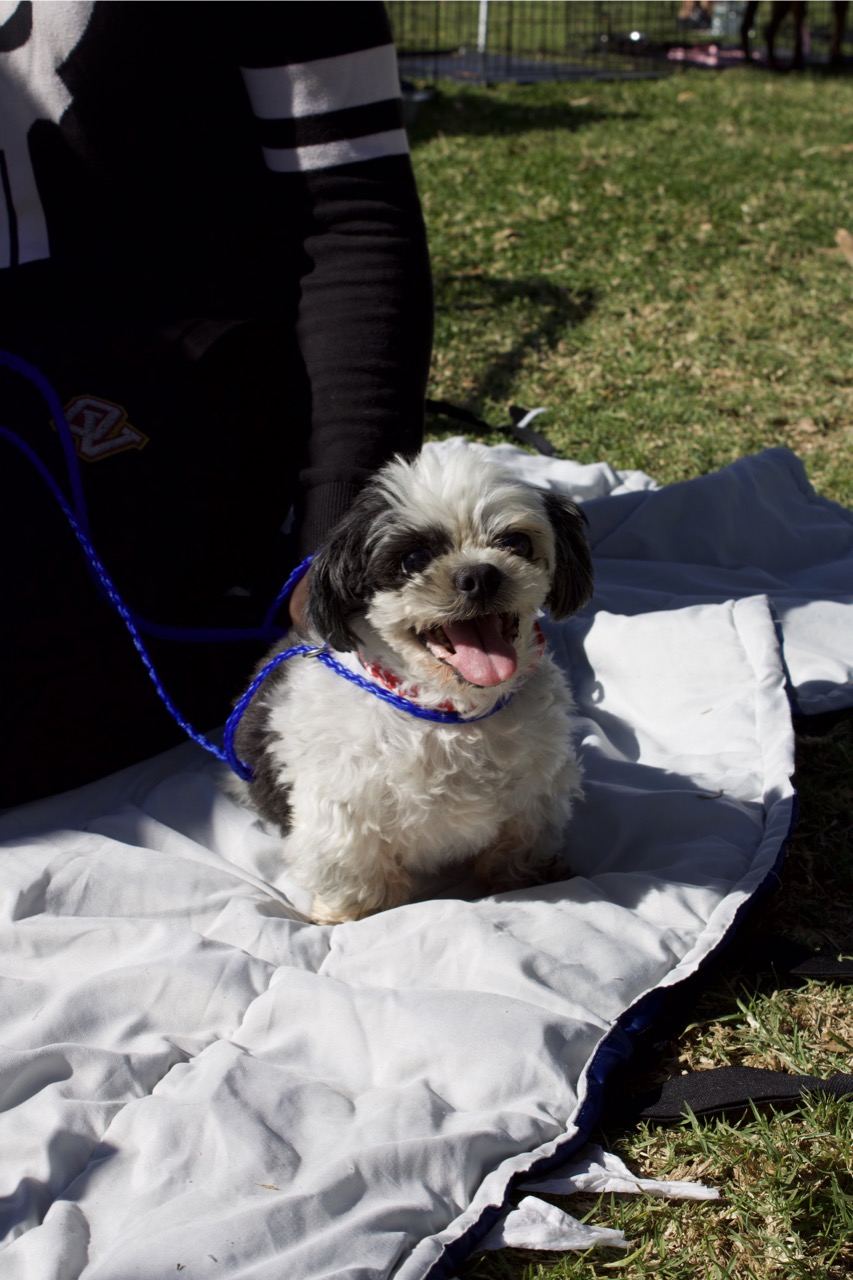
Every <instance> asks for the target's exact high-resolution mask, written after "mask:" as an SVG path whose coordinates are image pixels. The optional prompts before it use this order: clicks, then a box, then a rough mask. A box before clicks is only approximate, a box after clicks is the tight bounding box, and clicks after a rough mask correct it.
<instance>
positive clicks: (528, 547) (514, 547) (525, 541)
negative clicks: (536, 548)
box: [498, 533, 533, 560]
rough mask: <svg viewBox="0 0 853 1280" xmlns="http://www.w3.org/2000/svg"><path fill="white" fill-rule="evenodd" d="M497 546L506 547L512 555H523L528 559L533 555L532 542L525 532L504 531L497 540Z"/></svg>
mask: <svg viewBox="0 0 853 1280" xmlns="http://www.w3.org/2000/svg"><path fill="white" fill-rule="evenodd" d="M498 546H499V547H506V549H507V551H511V552H512V553H513V555H516V556H523V557H524V559H525V560H529V559H530V558H531V556H532V555H533V543H532V542H531V541H530V538H528V536H527V534H526V533H505V534H504V536H503V537H502V538H501V539H499V541H498Z"/></svg>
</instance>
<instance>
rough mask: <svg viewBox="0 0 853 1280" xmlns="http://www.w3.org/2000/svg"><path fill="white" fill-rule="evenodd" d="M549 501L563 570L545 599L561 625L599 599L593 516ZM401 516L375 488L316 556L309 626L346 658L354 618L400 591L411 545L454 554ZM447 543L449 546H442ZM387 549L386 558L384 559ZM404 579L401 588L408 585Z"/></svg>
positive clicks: (556, 498) (439, 535) (433, 533)
mask: <svg viewBox="0 0 853 1280" xmlns="http://www.w3.org/2000/svg"><path fill="white" fill-rule="evenodd" d="M542 501H543V504H544V506H545V510H546V513H547V515H548V519H549V521H550V523H551V526H552V528H553V531H554V543H555V554H556V565H555V570H554V577H553V582H552V586H551V591H550V594H549V596H548V599H547V601H546V604H547V606H548V609H549V610H550V612H551V616H552V617H553V618H554V619H555V620H556V621H560V620H561V619H564V618H568V617H571V615H572V614H574V613H576V612H577V611H578V609H580V608H582V607H583V605H584V604H586V602H587V600H588V599H589V597H590V596H591V594H592V586H593V570H592V558H591V555H590V549H589V542H588V540H587V536H586V528H587V520H586V516H585V515H584V514H583V512H582V511H581V510H580V508H579V507H577V506H576V505H575V503H573V502H572V501H570V500H569V499H568V498H564V497H561V496H560V495H558V494H554V493H550V492H543V493H542ZM390 523H393V524H395V525H396V526H397V528H396V529H395V536H394V538H393V539H388V538H385V539H381V540H378V539H377V532H378V531H379V530H381V529H382V527H383V526H385V528H386V529H387V528H388V526H389V524H390ZM400 524H401V513H400V511H399V510H398V509H397V508H396V507H395V505H394V504H393V503H392V501H391V500H390V498H389V495H388V493H387V492H386V491H385V490H383V489H382V488H381V487H378V486H376V485H373V484H369V485H368V486H367V487H366V488H365V489H363V490H362V491H361V493H360V494H359V495H358V497H357V498H356V500H355V502H354V503H353V505H352V506H351V507H350V509H349V511H348V512H347V514H346V515H345V516H344V518H343V519H342V520H341V521H340V522H339V523H338V524H337V525H336V526H335V528H334V529H333V530H332V532H331V534H330V535H329V538H328V540H327V542H326V545H325V546H324V547H323V548H322V550H321V551H319V552H318V553H317V556H316V558H315V560H314V563H313V566H312V570H311V577H310V579H309V584H308V621H309V623H310V625H311V628H312V630H313V631H314V632H316V633H317V635H319V636H320V637H321V638H322V639H323V640H324V641H325V642H326V643H327V644H329V645H331V647H332V648H333V649H336V650H338V651H339V652H346V651H347V650H350V649H354V648H355V647H356V643H357V642H356V640H355V637H354V636H353V634H352V632H351V631H350V628H349V625H348V620H349V619H350V618H351V617H352V615H353V614H355V613H358V612H359V611H360V610H363V609H364V608H365V607H366V606H367V605H368V603H369V601H370V598H371V596H372V594H373V592H374V591H375V590H376V589H377V588H378V587H382V588H389V587H393V586H395V585H397V583H396V582H395V581H392V578H393V576H394V575H395V574H396V573H399V565H400V561H401V560H402V558H403V554H404V549H405V548H404V544H405V540H406V538H409V539H410V540H411V542H412V544H413V545H418V546H422V545H424V543H430V542H434V543H435V548H434V549H435V551H436V552H439V551H441V550H446V549H448V545H449V540H447V535H446V534H444V533H443V531H441V530H430V531H426V532H425V531H424V530H417V529H414V528H412V529H411V530H408V531H407V530H406V528H405V527H402V528H401V527H399V526H400ZM443 540H444V541H445V542H446V543H447V545H444V546H441V545H439V544H441V543H442V541H443ZM383 549H384V551H385V552H387V554H383ZM402 580H403V579H402V575H401V577H400V584H402Z"/></svg>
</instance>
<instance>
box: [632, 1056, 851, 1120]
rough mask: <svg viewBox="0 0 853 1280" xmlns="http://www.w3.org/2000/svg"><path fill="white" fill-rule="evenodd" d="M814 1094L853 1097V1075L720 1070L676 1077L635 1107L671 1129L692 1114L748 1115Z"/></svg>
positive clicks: (737, 1068) (641, 1100) (747, 1068)
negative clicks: (754, 1108) (750, 1111)
mask: <svg viewBox="0 0 853 1280" xmlns="http://www.w3.org/2000/svg"><path fill="white" fill-rule="evenodd" d="M810 1093H825V1094H829V1095H831V1096H832V1097H835V1098H843V1097H847V1096H848V1095H853V1075H840V1074H839V1075H833V1076H830V1077H829V1078H828V1079H827V1080H821V1079H819V1078H818V1077H816V1076H795V1075H789V1074H788V1073H787V1072H785V1071H764V1070H762V1069H761V1068H759V1067H715V1068H713V1069H712V1070H710V1071H692V1072H690V1073H688V1074H687V1075H685V1076H675V1077H674V1079H672V1080H667V1082H666V1084H664V1085H663V1086H662V1087H661V1088H660V1089H658V1090H656V1091H655V1096H651V1095H646V1099H640V1098H635V1099H634V1102H635V1104H637V1103H639V1104H640V1110H639V1112H638V1117H640V1118H642V1119H645V1120H655V1121H658V1122H660V1123H667V1122H672V1121H676V1120H683V1119H685V1118H686V1117H687V1116H688V1115H689V1114H690V1112H691V1111H692V1112H693V1114H694V1115H697V1116H708V1115H723V1114H725V1113H727V1112H742V1111H744V1110H745V1109H747V1108H748V1107H749V1106H750V1104H751V1103H754V1104H755V1105H756V1106H762V1105H764V1104H767V1103H770V1104H773V1103H776V1104H781V1105H784V1104H785V1103H790V1102H797V1101H799V1100H800V1099H802V1098H803V1097H805V1096H806V1095H807V1094H810ZM643 1103H645V1105H643Z"/></svg>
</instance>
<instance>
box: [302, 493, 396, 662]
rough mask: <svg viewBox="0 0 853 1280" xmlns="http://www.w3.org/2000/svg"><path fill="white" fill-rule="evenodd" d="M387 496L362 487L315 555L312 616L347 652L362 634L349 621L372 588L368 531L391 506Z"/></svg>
mask: <svg viewBox="0 0 853 1280" xmlns="http://www.w3.org/2000/svg"><path fill="white" fill-rule="evenodd" d="M387 506H388V504H387V501H386V500H385V499H384V498H383V497H382V495H381V494H380V493H378V492H377V490H376V489H375V488H373V487H371V486H368V487H367V488H366V489H362V491H361V493H360V494H359V495H358V497H357V498H356V499H355V502H354V503H353V504H352V506H351V507H350V509H349V511H348V512H347V514H346V515H345V516H344V517H343V519H342V520H340V521H339V522H338V524H337V525H335V527H334V529H332V531H331V533H330V534H329V536H328V538H327V539H326V543H325V545H324V546H323V547H322V549H321V550H320V551H318V552H317V555H316V556H315V558H314V562H313V564H312V566H311V576H310V578H309V580H308V607H307V613H308V622H309V623H310V625H311V628H312V630H313V631H315V632H316V633H317V634H318V635H319V636H320V637H321V638H322V639H323V640H325V642H326V643H327V644H329V645H331V647H332V648H333V649H337V650H338V651H339V652H341V653H345V652H346V651H347V650H349V649H354V648H355V646H356V640H355V638H354V636H353V635H352V633H351V631H350V630H349V627H348V625H347V622H348V619H349V618H350V617H351V616H352V614H354V613H356V612H358V610H359V609H361V608H362V607H363V606H364V604H365V603H366V601H367V598H368V596H369V594H370V589H369V581H368V565H369V560H368V554H367V544H368V535H369V533H370V530H371V528H372V527H373V526H374V523H375V521H376V520H377V519H378V518H379V516H380V515H381V514H382V513H383V512H385V511H386V510H387Z"/></svg>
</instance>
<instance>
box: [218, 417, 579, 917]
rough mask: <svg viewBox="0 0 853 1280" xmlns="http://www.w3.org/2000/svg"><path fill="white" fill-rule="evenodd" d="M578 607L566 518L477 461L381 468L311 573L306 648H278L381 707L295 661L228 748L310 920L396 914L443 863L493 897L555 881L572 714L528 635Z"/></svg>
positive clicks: (421, 458)
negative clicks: (243, 769)
mask: <svg viewBox="0 0 853 1280" xmlns="http://www.w3.org/2000/svg"><path fill="white" fill-rule="evenodd" d="M591 592H592V563H591V557H590V551H589V545H588V541H587V537H586V519H585V517H584V515H583V513H582V512H581V511H580V510H579V508H578V507H577V506H576V505H575V504H574V503H573V502H571V501H569V500H568V499H567V498H565V497H562V496H559V495H558V494H555V493H551V492H548V491H545V490H542V489H539V488H536V487H534V486H532V485H530V484H527V483H525V482H524V481H522V480H521V479H519V478H517V477H516V476H514V475H513V474H512V473H510V472H508V471H506V470H504V469H503V468H502V467H501V466H500V465H499V464H498V463H496V462H495V461H494V459H492V458H491V457H490V456H489V454H488V451H487V450H485V449H484V448H483V447H482V446H478V445H473V444H466V443H464V442H451V443H450V444H449V445H448V446H444V447H441V448H429V449H426V450H424V451H423V452H422V453H420V454H419V455H418V456H417V457H416V458H415V459H414V460H406V459H403V458H400V457H398V458H395V459H394V460H393V461H392V462H390V463H389V464H388V465H386V466H385V467H384V468H383V469H382V470H381V471H380V472H378V473H377V474H376V475H375V477H374V478H373V479H372V480H371V481H370V482H369V483H368V484H367V486H366V487H365V488H364V489H363V490H362V491H361V492H360V494H359V495H358V497H357V498H356V500H355V502H354V503H353V505H352V507H351V508H350V510H349V512H348V514H347V515H346V516H345V517H344V519H343V520H342V521H341V522H340V523H339V524H338V525H337V527H336V528H335V529H334V530H333V531H332V533H331V535H330V536H329V538H328V541H327V543H326V545H325V546H324V547H323V549H322V550H321V551H320V552H319V553H318V554H317V556H316V558H315V560H314V563H313V565H312V569H311V576H310V579H309V584H308V604H307V617H308V622H309V627H310V633H311V634H310V636H308V637H304V636H302V637H301V636H299V635H296V636H294V635H293V633H291V634H290V635H289V636H288V637H287V639H286V641H285V642H284V643H283V644H282V645H279V646H278V648H279V649H282V648H284V647H285V644H287V645H292V644H293V643H294V640H297V641H298V640H300V639H303V640H304V639H307V640H308V641H309V643H312V644H316V645H317V646H324V647H325V648H327V649H328V650H331V651H332V653H333V655H334V658H335V659H336V661H337V662H338V663H339V664H340V665H341V666H342V667H343V668H344V669H345V670H346V672H348V673H350V674H352V675H355V676H356V677H360V678H361V679H362V680H363V681H366V682H367V683H369V684H370V685H371V686H372V687H373V688H374V689H375V690H378V691H379V694H380V696H378V697H373V696H371V694H370V692H368V691H367V690H365V689H364V688H363V687H359V686H358V685H356V684H353V683H350V681H349V680H347V679H342V678H341V676H340V674H338V673H336V672H335V671H333V670H329V669H328V668H327V666H325V665H324V664H323V663H321V662H319V661H317V660H316V658H312V657H310V656H308V657H296V658H293V659H291V660H289V661H287V662H284V663H282V665H281V666H279V667H278V668H277V669H275V670H274V671H273V672H272V674H271V675H270V676H269V677H268V678H267V679H266V681H265V682H264V683H263V684H262V685H261V687H260V689H259V691H258V693H257V694H256V695H255V697H254V700H253V701H252V702H251V703H250V705H249V707H248V709H247V711H246V713H245V715H244V717H243V719H242V721H241V722H240V724H239V727H238V729H237V732H236V734H235V746H236V748H237V750H238V753H239V754H240V756H241V758H242V759H243V760H244V761H246V762H247V763H248V764H249V766H250V767H251V769H252V771H253V775H254V776H253V780H252V781H251V782H250V783H248V784H246V785H247V786H248V802H249V804H250V805H251V806H252V807H253V808H254V809H255V811H256V812H257V813H258V814H259V815H260V816H261V818H262V819H264V820H265V821H266V822H267V823H268V824H272V825H273V826H274V827H277V828H278V829H279V830H280V831H281V832H282V834H283V835H284V848H283V854H284V858H285V860H286V862H287V863H289V865H290V868H291V871H292V873H293V876H294V878H295V879H296V880H297V881H298V882H299V883H300V884H301V885H302V886H303V887H305V888H306V889H309V890H311V891H312V893H313V906H312V911H311V918H312V919H313V920H315V921H317V922H319V923H327V924H336V923H340V922H343V921H348V920H357V919H360V918H361V917H363V916H366V915H369V914H372V913H373V912H377V911H382V910H385V909H387V908H390V907H394V906H398V905H401V904H403V903H406V902H409V901H411V899H412V897H413V895H414V894H415V892H416V891H417V889H418V886H419V885H420V884H422V883H423V882H424V881H425V880H427V879H428V878H429V877H430V876H434V875H435V873H437V872H439V871H440V870H441V869H444V868H447V867H448V866H450V865H458V866H459V867H460V869H463V868H464V869H465V870H468V869H470V870H472V871H473V873H474V875H475V877H476V878H477V880H478V881H479V882H480V883H481V884H482V885H483V886H484V887H485V889H486V890H488V891H491V892H499V891H503V890H508V889H512V888H515V887H521V886H525V885H530V884H532V883H537V882H538V883H541V882H543V881H545V880H553V879H557V878H564V877H565V875H566V874H568V869H567V867H566V866H565V865H564V863H563V859H562V854H563V832H564V828H565V826H566V823H567V821H568V819H569V816H570V814H571V811H572V805H573V802H574V801H575V800H576V799H577V797H578V796H579V795H580V793H581V773H580V768H579V765H578V761H577V758H576V755H575V752H574V749H573V745H572V734H571V723H570V716H571V712H572V710H573V704H572V700H571V695H570V692H569V689H568V686H567V683H566V681H565V679H564V677H563V675H562V673H561V671H560V669H559V668H558V667H557V665H556V663H555V662H554V661H553V659H552V658H551V656H550V655H549V654H548V653H547V652H546V651H545V649H544V639H543V637H542V632H541V629H540V627H539V625H538V622H537V618H538V617H539V615H540V613H541V611H542V609H543V607H546V608H547V609H548V610H549V611H550V614H551V617H552V618H554V619H556V620H559V619H563V618H567V617H569V616H570V615H571V614H573V613H575V612H576V611H577V610H578V609H580V608H581V607H582V606H583V604H584V603H585V602H586V601H587V599H588V598H589V596H590V594H591ZM275 652H276V650H273V653H275ZM262 665H263V664H262ZM389 690H391V691H393V692H392V693H391V694H390V698H391V699H393V698H394V697H402V698H405V699H406V700H407V704H408V705H410V706H411V707H412V708H413V709H414V714H409V713H408V711H407V710H402V709H400V707H399V705H396V704H394V705H389V701H388V700H386V697H385V696H384V695H386V694H387V693H388V691H389ZM434 713H438V716H439V717H440V718H439V720H438V721H432V720H429V719H424V718H422V716H423V715H424V714H434ZM442 717H443V719H442ZM447 720H452V721H454V722H452V723H447V722H446V721H447Z"/></svg>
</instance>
